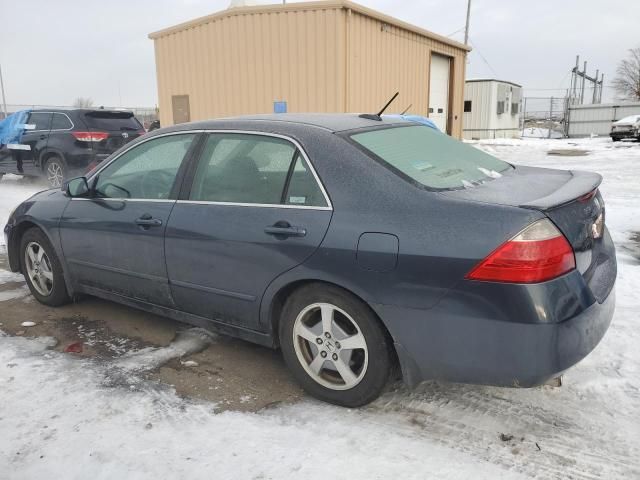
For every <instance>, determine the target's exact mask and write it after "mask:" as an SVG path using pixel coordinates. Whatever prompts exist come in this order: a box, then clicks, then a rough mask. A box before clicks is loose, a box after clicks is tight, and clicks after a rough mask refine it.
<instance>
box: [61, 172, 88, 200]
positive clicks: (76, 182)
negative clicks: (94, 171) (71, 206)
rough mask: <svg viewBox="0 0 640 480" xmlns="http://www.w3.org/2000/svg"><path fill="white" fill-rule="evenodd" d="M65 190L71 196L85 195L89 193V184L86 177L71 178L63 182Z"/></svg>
mask: <svg viewBox="0 0 640 480" xmlns="http://www.w3.org/2000/svg"><path fill="white" fill-rule="evenodd" d="M65 192H66V193H67V195H69V196H70V197H71V198H74V197H85V196H87V194H88V193H89V184H88V183H87V177H76V178H72V179H71V180H69V181H68V182H67V183H66V184H65Z"/></svg>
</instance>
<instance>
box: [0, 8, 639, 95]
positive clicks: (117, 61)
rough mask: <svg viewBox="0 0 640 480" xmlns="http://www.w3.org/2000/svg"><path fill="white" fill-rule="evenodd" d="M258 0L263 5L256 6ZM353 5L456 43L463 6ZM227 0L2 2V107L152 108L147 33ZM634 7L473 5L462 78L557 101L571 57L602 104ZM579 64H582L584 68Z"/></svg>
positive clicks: (629, 33)
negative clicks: (508, 85)
mask: <svg viewBox="0 0 640 480" xmlns="http://www.w3.org/2000/svg"><path fill="white" fill-rule="evenodd" d="M255 3H269V2H265V1H260V0H256V2H255ZM359 3H361V4H363V5H365V6H367V7H370V8H373V9H375V10H378V11H381V12H383V13H386V14H388V15H391V16H394V17H396V18H399V19H401V20H404V21H407V22H409V23H412V24H414V25H417V26H419V27H422V28H425V29H427V30H431V31H433V32H436V33H439V34H442V35H445V36H450V38H453V39H455V40H459V41H462V40H463V38H464V32H463V29H464V24H465V15H466V5H467V0H420V1H409V0H360V1H359ZM228 5H229V0H109V1H108V2H98V1H90V2H87V1H80V0H55V1H51V0H28V1H18V0H0V19H2V27H0V66H1V67H2V72H3V75H4V86H5V91H6V98H7V103H8V104H23V105H71V104H72V103H73V101H74V100H75V99H76V98H78V97H89V98H91V99H93V101H94V104H95V105H105V106H126V107H153V106H155V105H156V104H157V89H156V72H155V61H154V53H153V42H152V41H151V40H149V39H148V38H147V35H148V34H149V33H150V32H153V31H156V30H160V29H162V28H165V27H168V26H171V25H175V24H176V23H180V22H183V21H187V20H191V19H193V18H196V17H198V16H203V15H207V14H210V13H214V12H216V11H219V10H223V9H225V8H227V7H228ZM638 19H640V2H638V1H628V2H625V3H624V6H623V7H616V8H612V6H611V4H610V3H609V2H607V1H603V0H536V1H535V2H534V1H530V0H529V1H525V0H472V8H471V27H470V33H469V38H470V43H471V46H472V47H474V50H473V51H472V52H471V53H470V55H469V58H468V65H467V78H480V77H482V78H487V77H490V78H499V79H502V80H508V81H512V82H515V83H519V84H522V85H523V86H524V88H525V95H527V96H540V97H548V96H552V95H557V96H562V95H563V94H564V89H566V88H567V87H568V85H569V81H570V75H569V71H570V69H571V68H572V67H573V65H575V58H576V55H580V56H581V59H582V60H587V61H588V71H589V73H590V74H591V75H594V74H595V70H596V68H597V69H599V70H600V72H604V74H605V89H604V95H603V97H604V98H603V100H612V99H613V96H614V92H613V90H612V89H611V88H610V87H608V85H610V81H611V80H612V78H613V77H614V75H615V69H616V66H617V64H618V62H619V61H620V60H621V59H622V58H624V56H625V54H626V50H627V49H629V48H633V47H640V33H638V26H637V25H638ZM582 60H581V62H582Z"/></svg>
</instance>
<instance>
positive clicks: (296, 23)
mask: <svg viewBox="0 0 640 480" xmlns="http://www.w3.org/2000/svg"><path fill="white" fill-rule="evenodd" d="M340 15H341V11H340V10H338V9H335V8H330V9H321V8H318V9H314V10H306V9H305V10H301V11H272V12H265V13H247V14H244V15H234V16H228V17H222V18H219V19H215V20H213V21H211V22H208V23H205V24H202V25H196V26H193V27H190V28H187V29H184V30H180V31H176V32H173V33H170V34H169V35H165V36H161V37H158V38H155V40H154V41H155V49H156V69H157V76H158V96H159V98H158V101H159V106H160V120H161V122H162V124H163V125H170V124H171V122H172V112H171V96H172V95H183V94H184V95H189V100H190V105H191V117H192V120H203V119H208V118H219V117H225V116H232V115H243V114H251V113H270V112H272V111H273V102H274V101H286V102H287V107H288V111H289V112H310V111H320V112H322V111H343V110H344V87H343V85H341V83H342V79H343V78H344V71H345V61H344V55H345V41H344V35H345V30H344V29H343V28H341V27H342V25H343V24H344V21H343V19H341V18H340Z"/></svg>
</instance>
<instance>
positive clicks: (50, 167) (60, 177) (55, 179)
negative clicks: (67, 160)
mask: <svg viewBox="0 0 640 480" xmlns="http://www.w3.org/2000/svg"><path fill="white" fill-rule="evenodd" d="M65 174H66V171H65V168H64V162H63V161H62V159H61V158H60V157H58V156H57V155H52V156H50V157H49V158H48V159H47V162H46V163H45V165H44V176H45V177H46V179H47V183H48V184H49V185H50V186H51V187H61V186H62V183H63V182H64V177H65Z"/></svg>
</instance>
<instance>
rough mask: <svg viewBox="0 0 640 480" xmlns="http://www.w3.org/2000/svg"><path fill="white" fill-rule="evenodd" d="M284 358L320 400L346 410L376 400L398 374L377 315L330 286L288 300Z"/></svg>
mask: <svg viewBox="0 0 640 480" xmlns="http://www.w3.org/2000/svg"><path fill="white" fill-rule="evenodd" d="M279 336H280V346H281V348H282V352H283V356H284V359H285V361H286V363H287V365H288V366H289V368H290V369H291V371H292V372H293V374H294V376H295V377H296V379H297V380H298V382H299V383H300V384H301V385H302V387H303V388H304V389H305V390H306V391H307V392H308V393H310V394H311V395H313V396H314V397H317V398H319V399H321V400H324V401H326V402H330V403H334V404H337V405H342V406H345V407H358V406H361V405H365V404H367V403H369V402H371V401H373V400H375V399H376V398H377V397H378V396H379V395H380V393H381V392H382V390H383V389H384V387H385V385H386V384H387V381H388V379H389V376H390V374H391V371H392V358H393V357H392V352H391V349H390V345H389V342H388V341H387V337H386V335H385V331H384V330H383V327H382V325H381V323H380V321H379V320H378V318H377V317H376V316H375V314H374V313H373V312H372V311H371V310H370V309H369V307H368V306H367V305H366V304H364V303H363V302H362V301H360V300H359V299H357V298H355V297H354V296H352V295H351V294H349V293H348V292H346V291H344V290H342V289H340V288H337V287H334V286H330V285H324V284H312V285H307V286H304V287H302V288H300V289H299V290H297V291H296V292H294V294H293V295H292V296H290V297H289V299H288V300H287V302H286V304H285V306H284V309H283V312H282V317H281V319H280V332H279Z"/></svg>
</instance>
